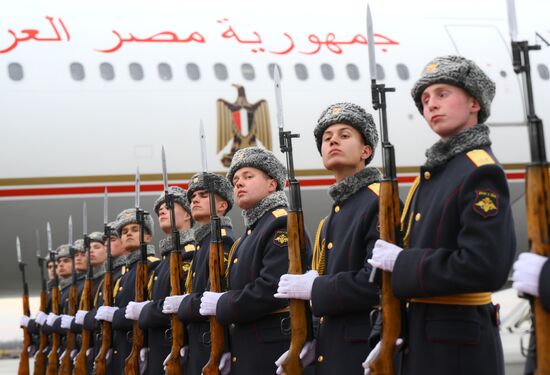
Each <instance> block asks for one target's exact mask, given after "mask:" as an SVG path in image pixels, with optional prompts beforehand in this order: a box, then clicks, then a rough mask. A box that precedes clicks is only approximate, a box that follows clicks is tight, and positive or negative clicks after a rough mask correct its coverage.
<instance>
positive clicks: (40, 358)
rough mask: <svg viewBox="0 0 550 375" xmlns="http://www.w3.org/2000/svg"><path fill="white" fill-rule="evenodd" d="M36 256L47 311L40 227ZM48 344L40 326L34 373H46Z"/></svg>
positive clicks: (44, 305) (44, 307) (41, 292)
mask: <svg viewBox="0 0 550 375" xmlns="http://www.w3.org/2000/svg"><path fill="white" fill-rule="evenodd" d="M36 257H37V258H38V267H39V268H40V279H41V280H42V290H41V291H40V311H42V312H45V311H46V309H47V308H48V290H47V286H46V278H45V277H44V258H42V256H41V255H40V238H39V237H38V229H37V230H36ZM47 346H48V335H46V334H45V333H44V332H43V330H42V327H41V328H40V342H39V345H38V350H37V351H36V354H35V355H34V375H44V374H45V373H46V353H45V352H44V351H45V350H46V347H47Z"/></svg>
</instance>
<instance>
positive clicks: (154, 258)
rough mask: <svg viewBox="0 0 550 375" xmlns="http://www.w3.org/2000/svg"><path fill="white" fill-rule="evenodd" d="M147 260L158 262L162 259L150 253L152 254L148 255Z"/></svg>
mask: <svg viewBox="0 0 550 375" xmlns="http://www.w3.org/2000/svg"><path fill="white" fill-rule="evenodd" d="M147 260H148V261H149V262H158V261H159V260H160V259H159V258H157V257H155V256H152V255H150V256H148V257H147Z"/></svg>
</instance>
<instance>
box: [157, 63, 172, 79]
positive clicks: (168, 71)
mask: <svg viewBox="0 0 550 375" xmlns="http://www.w3.org/2000/svg"><path fill="white" fill-rule="evenodd" d="M158 69H159V77H160V79H162V80H163V81H170V80H171V79H172V68H171V67H170V65H168V64H167V63H160V64H159V66H158Z"/></svg>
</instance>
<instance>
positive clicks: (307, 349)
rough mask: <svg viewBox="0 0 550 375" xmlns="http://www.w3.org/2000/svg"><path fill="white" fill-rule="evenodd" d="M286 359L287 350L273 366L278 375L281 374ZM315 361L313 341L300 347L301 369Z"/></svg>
mask: <svg viewBox="0 0 550 375" xmlns="http://www.w3.org/2000/svg"><path fill="white" fill-rule="evenodd" d="M287 357H288V350H287V351H286V352H284V353H283V354H282V355H281V356H280V357H279V359H277V360H276V361H275V366H277V371H276V373H277V374H278V375H280V374H282V373H283V367H282V365H283V362H284V361H286V358H287ZM314 360H315V340H313V341H308V342H306V343H305V344H304V346H303V347H302V350H301V351H300V361H301V362H302V367H304V368H305V367H307V366H309V365H310V364H311V363H312V362H313V361H314Z"/></svg>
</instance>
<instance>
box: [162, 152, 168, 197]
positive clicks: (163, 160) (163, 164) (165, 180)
mask: <svg viewBox="0 0 550 375" xmlns="http://www.w3.org/2000/svg"><path fill="white" fill-rule="evenodd" d="M161 154H162V182H163V184H164V192H165V193H168V172H167V171H166V155H165V153H164V146H162V151H161Z"/></svg>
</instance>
